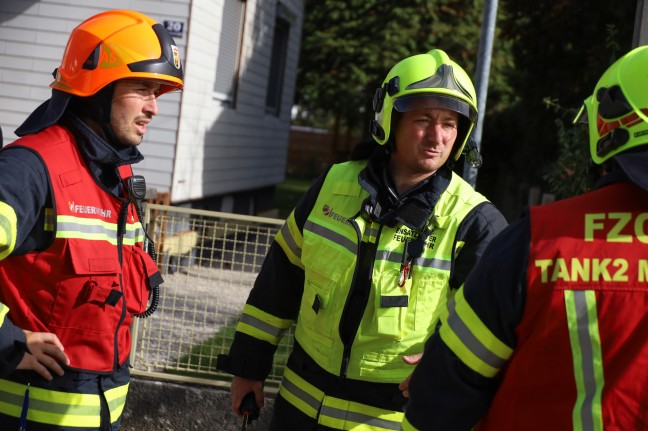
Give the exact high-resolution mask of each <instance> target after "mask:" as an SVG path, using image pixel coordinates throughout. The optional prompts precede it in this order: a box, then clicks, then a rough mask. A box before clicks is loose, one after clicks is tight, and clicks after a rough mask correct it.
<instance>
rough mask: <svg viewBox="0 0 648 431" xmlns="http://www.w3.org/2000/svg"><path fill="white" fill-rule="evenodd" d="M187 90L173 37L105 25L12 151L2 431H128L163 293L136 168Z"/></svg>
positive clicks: (2, 278) (118, 23)
mask: <svg viewBox="0 0 648 431" xmlns="http://www.w3.org/2000/svg"><path fill="white" fill-rule="evenodd" d="M182 87H183V68H182V64H181V61H180V56H179V52H178V48H177V46H176V45H175V42H174V41H173V39H172V38H171V36H170V35H169V34H168V32H167V31H166V29H165V28H164V27H163V26H162V25H161V24H159V23H157V22H156V21H154V20H153V19H151V18H150V17H148V16H146V15H143V14H141V13H138V12H134V11H128V10H111V11H107V12H103V13H99V14H97V15H95V16H93V17H91V18H89V19H87V20H86V21H84V22H82V23H81V24H80V25H79V26H77V27H76V28H75V29H74V30H73V31H72V33H71V35H70V39H69V41H68V43H67V46H66V49H65V53H64V55H63V60H62V62H61V65H60V66H59V67H58V68H57V69H56V70H55V73H54V82H53V83H52V84H51V88H52V97H51V98H50V99H49V100H47V101H46V102H44V103H43V104H42V105H41V106H39V107H38V108H37V109H36V110H35V111H34V112H33V113H32V114H31V115H30V116H29V117H28V118H27V120H26V121H25V122H24V123H23V124H22V125H21V126H20V127H19V128H18V129H17V130H16V134H17V135H18V136H19V137H20V138H19V139H18V140H16V141H15V142H13V143H11V144H10V145H8V146H7V147H5V148H3V149H2V150H1V151H0V400H2V401H3V402H2V403H0V429H16V428H20V429H26V428H28V429H39V430H117V429H118V428H119V424H120V421H121V414H122V411H123V409H124V403H125V400H126V393H127V391H128V384H129V380H130V376H129V371H128V360H129V354H130V342H131V341H130V340H131V335H130V329H129V328H130V326H131V324H132V320H133V316H139V317H145V316H148V315H149V314H150V313H151V312H152V311H153V309H154V306H155V301H156V299H157V297H156V295H151V292H153V293H155V292H156V290H157V287H158V286H159V285H160V284H161V283H162V277H161V276H160V272H159V271H158V269H157V266H156V264H155V261H154V259H152V258H151V256H149V255H148V254H147V253H146V251H145V250H144V249H143V247H142V244H143V239H144V237H145V234H146V232H145V231H144V229H143V227H142V224H141V223H140V220H139V216H138V214H139V213H140V211H138V205H137V202H138V201H137V198H136V197H134V193H133V191H134V187H132V186H133V183H137V184H139V185H140V188H139V190H140V191H141V189H142V188H141V186H142V185H143V183H142V178H141V177H137V176H133V173H132V169H131V165H132V164H133V163H137V162H139V161H141V160H142V159H143V157H142V155H141V153H140V152H139V151H138V149H137V146H138V145H139V144H140V143H141V141H142V138H143V136H144V134H145V132H146V131H147V128H148V125H149V123H150V122H151V121H152V119H153V118H154V117H155V115H156V114H157V113H158V106H157V97H159V96H160V95H162V94H164V93H167V92H169V91H177V90H181V89H182ZM144 188H145V185H144ZM149 300H151V306H150V307H147V305H148V302H149Z"/></svg>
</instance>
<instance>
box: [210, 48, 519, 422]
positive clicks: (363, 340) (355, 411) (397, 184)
mask: <svg viewBox="0 0 648 431" xmlns="http://www.w3.org/2000/svg"><path fill="white" fill-rule="evenodd" d="M373 106H374V111H375V119H374V121H373V122H372V124H371V131H372V135H373V138H374V141H373V144H372V145H362V146H360V147H358V149H356V150H354V152H353V154H352V157H351V158H352V160H351V161H348V162H346V163H340V164H335V165H333V166H331V167H330V168H329V169H328V170H327V172H325V173H324V174H323V175H322V176H321V177H320V178H319V179H318V180H317V181H316V182H315V183H314V184H313V186H312V187H311V188H310V190H309V191H308V192H307V193H306V194H305V196H304V197H303V198H302V199H301V201H300V202H299V203H298V204H297V206H296V208H295V209H294V211H293V212H292V214H291V215H290V216H289V217H288V220H287V221H286V223H285V224H284V226H283V227H282V228H281V230H280V232H279V234H278V235H277V236H276V238H275V241H274V243H273V245H272V247H271V249H270V251H269V253H268V255H267V257H266V260H265V263H264V265H263V268H262V270H261V272H260V274H259V276H258V278H257V280H256V283H255V285H254V288H253V290H252V292H251V293H250V296H249V298H248V300H247V303H246V305H245V307H244V309H243V314H242V316H241V321H240V323H239V324H238V326H237V332H236V335H235V339H234V342H233V344H232V346H231V349H230V352H229V354H228V355H224V356H221V357H220V358H219V367H220V368H221V369H223V370H225V371H228V372H230V373H232V374H234V376H235V377H234V379H233V381H232V408H233V410H234V412H235V413H237V414H239V415H240V414H241V413H240V412H239V406H240V404H241V401H242V399H243V398H244V396H245V395H246V394H248V393H249V392H253V393H254V394H255V396H256V400H257V402H258V403H263V381H264V380H265V379H266V377H267V376H268V373H269V372H270V370H271V368H272V358H273V354H274V351H275V349H276V347H277V345H278V343H279V340H280V339H281V335H282V334H283V333H284V332H286V331H287V330H288V329H290V328H291V326H292V325H293V324H296V327H295V340H294V348H293V351H292V353H291V355H290V359H289V360H288V364H287V368H286V370H285V373H284V378H283V381H282V384H281V387H280V389H279V394H278V396H277V398H276V400H275V403H274V414H273V418H272V424H271V426H270V429H271V430H281V431H290V430H299V431H303V430H314V429H327V430H331V429H333V430H352V429H363V430H395V429H398V428H399V427H400V423H401V420H402V418H403V408H404V405H405V401H406V398H405V395H406V394H407V385H406V383H405V384H404V383H403V382H406V381H407V377H408V376H409V374H410V373H411V372H412V366H411V365H410V364H409V363H408V361H409V362H411V359H410V356H411V355H415V354H417V353H420V352H421V351H422V350H423V343H424V341H425V339H426V338H427V337H428V335H429V333H430V332H431V331H433V330H434V327H435V325H436V322H437V320H438V312H439V310H440V309H441V308H442V306H443V305H444V304H445V302H446V300H447V299H448V298H449V297H451V296H452V292H453V291H454V290H455V289H457V288H458V287H459V286H460V285H461V283H463V281H464V280H465V278H466V276H467V275H468V272H469V271H470V269H471V268H472V266H473V265H474V264H475V262H476V261H477V259H479V257H480V256H481V255H482V253H483V250H484V248H485V247H486V246H487V244H488V243H489V241H490V240H491V239H492V238H493V237H494V236H495V235H496V234H497V233H498V232H499V231H500V230H502V229H503V228H504V227H505V226H506V224H507V223H506V220H505V219H504V217H503V216H502V215H501V213H500V212H499V211H498V210H497V209H496V208H495V207H494V206H493V205H492V204H491V203H490V202H488V200H487V199H486V198H485V197H484V196H482V195H481V194H479V193H477V192H476V191H475V190H473V188H472V187H471V186H470V185H469V184H468V183H466V182H465V181H463V180H462V179H461V178H460V177H459V176H457V175H456V174H454V173H453V172H452V169H451V168H450V167H449V163H448V160H453V161H454V160H456V159H457V158H458V157H459V155H460V154H461V152H462V148H463V147H464V145H465V143H466V140H467V137H468V134H469V133H470V130H471V129H472V127H473V125H474V124H475V121H476V120H477V109H476V99H475V91H474V89H473V85H472V83H471V82H470V79H469V78H468V76H467V75H466V73H465V72H464V70H463V69H462V68H461V67H459V66H458V65H457V64H456V63H455V62H453V61H452V60H450V59H449V58H448V56H447V55H446V54H445V53H444V52H443V51H441V50H438V49H434V50H432V51H430V52H428V53H424V54H418V55H414V56H412V57H408V58H406V59H404V60H402V61H401V62H399V63H398V64H396V65H395V66H394V67H393V68H392V69H391V71H390V72H389V73H388V75H387V77H386V79H385V80H384V82H383V84H382V85H381V86H380V88H378V89H377V90H376V95H375V98H374V104H373ZM403 392H405V394H403Z"/></svg>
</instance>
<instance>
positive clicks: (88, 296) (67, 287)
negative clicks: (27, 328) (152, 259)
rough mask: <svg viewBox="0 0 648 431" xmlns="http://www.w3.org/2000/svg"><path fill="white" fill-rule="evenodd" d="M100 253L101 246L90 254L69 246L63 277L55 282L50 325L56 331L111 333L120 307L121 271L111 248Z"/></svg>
mask: <svg viewBox="0 0 648 431" xmlns="http://www.w3.org/2000/svg"><path fill="white" fill-rule="evenodd" d="M110 250H111V251H112V253H109V252H108V253H102V251H103V250H102V249H101V247H99V249H93V250H91V252H89V250H88V247H87V244H84V245H83V246H81V245H77V244H72V243H70V244H68V247H67V250H66V253H67V255H68V260H69V262H71V266H70V270H71V273H68V275H67V276H66V277H62V278H61V280H60V281H59V282H58V284H57V286H56V290H55V295H54V303H53V305H52V311H51V314H50V319H49V325H50V326H52V327H56V328H63V329H71V330H81V331H89V332H93V333H98V334H99V333H111V334H112V333H114V330H115V327H116V322H118V321H119V317H120V316H121V310H122V307H121V306H120V304H121V298H122V295H123V292H122V291H121V284H120V281H119V279H120V275H121V268H120V266H119V261H118V260H117V257H116V256H115V257H98V256H111V254H112V255H114V254H116V253H115V250H114V247H112V248H110Z"/></svg>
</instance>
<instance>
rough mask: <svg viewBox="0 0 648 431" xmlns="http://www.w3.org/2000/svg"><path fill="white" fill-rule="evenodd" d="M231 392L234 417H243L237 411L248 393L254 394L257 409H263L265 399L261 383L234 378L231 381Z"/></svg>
mask: <svg viewBox="0 0 648 431" xmlns="http://www.w3.org/2000/svg"><path fill="white" fill-rule="evenodd" d="M231 391H232V411H233V412H234V414H235V415H236V416H239V417H241V416H243V415H242V414H241V412H240V411H239V407H240V406H241V403H242V402H243V398H244V397H245V396H246V395H247V394H248V393H250V392H254V398H255V400H256V403H257V405H258V406H259V408H261V407H263V403H264V401H265V398H264V397H263V382H261V381H259V380H251V379H245V378H243V377H238V376H234V378H233V379H232V387H231Z"/></svg>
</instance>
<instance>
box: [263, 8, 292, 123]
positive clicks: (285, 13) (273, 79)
mask: <svg viewBox="0 0 648 431" xmlns="http://www.w3.org/2000/svg"><path fill="white" fill-rule="evenodd" d="M294 19H295V17H294V15H293V14H292V13H291V12H290V11H289V10H288V9H287V8H286V7H285V6H284V5H282V4H281V3H277V15H276V18H275V29H274V37H273V39H272V57H271V59H270V73H269V75H268V87H267V92H266V113H268V114H272V115H276V116H277V117H279V116H280V115H281V95H282V93H283V82H284V70H285V68H286V57H287V55H288V41H289V36H290V23H291V22H292V21H294Z"/></svg>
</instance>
